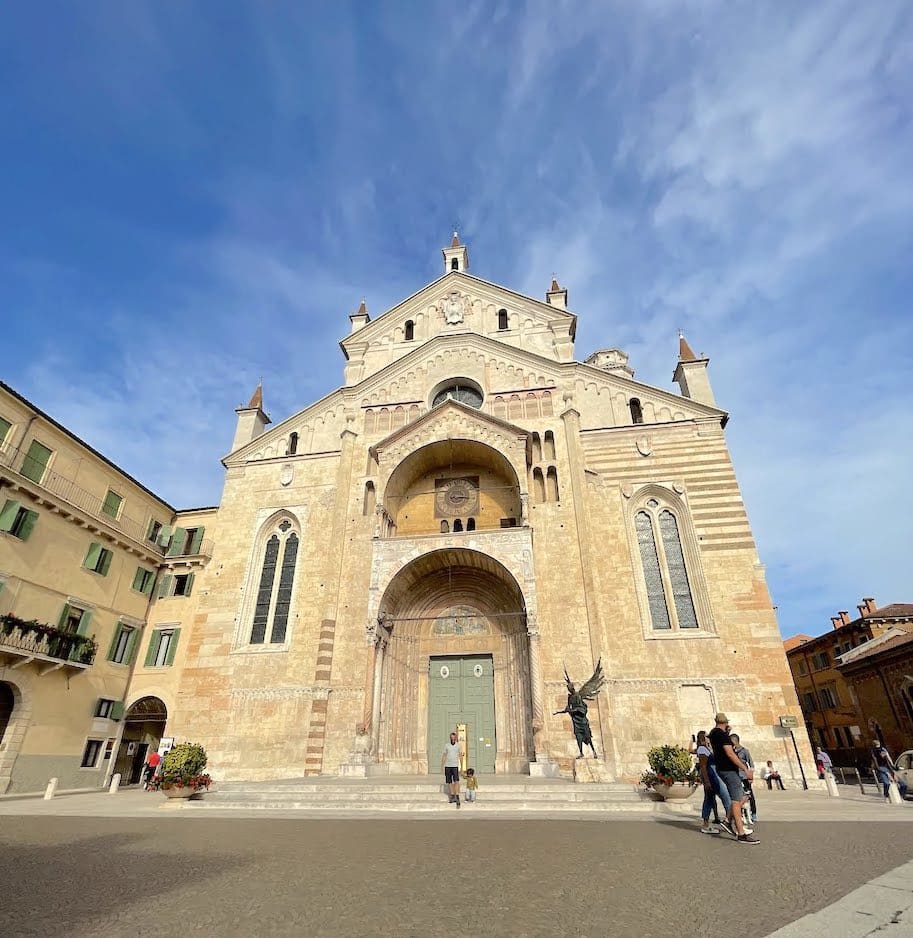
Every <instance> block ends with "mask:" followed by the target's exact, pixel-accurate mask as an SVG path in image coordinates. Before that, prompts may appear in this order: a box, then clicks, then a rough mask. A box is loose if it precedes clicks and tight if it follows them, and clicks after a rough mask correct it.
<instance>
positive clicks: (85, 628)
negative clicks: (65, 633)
mask: <svg viewBox="0 0 913 938" xmlns="http://www.w3.org/2000/svg"><path fill="white" fill-rule="evenodd" d="M91 622H92V613H91V612H84V613H83V614H82V618H81V619H80V620H79V627H78V628H77V629H76V634H77V635H88V634H89V625H90V624H91Z"/></svg>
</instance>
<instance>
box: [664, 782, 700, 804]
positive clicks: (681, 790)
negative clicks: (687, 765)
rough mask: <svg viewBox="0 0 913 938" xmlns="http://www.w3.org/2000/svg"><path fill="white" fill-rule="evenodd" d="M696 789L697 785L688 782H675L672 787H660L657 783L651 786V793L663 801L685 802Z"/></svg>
mask: <svg viewBox="0 0 913 938" xmlns="http://www.w3.org/2000/svg"><path fill="white" fill-rule="evenodd" d="M697 788H698V786H697V785H692V784H690V783H689V782H675V783H673V784H672V785H661V784H659V782H657V783H656V784H655V785H654V786H653V791H655V792H656V794H657V795H659V797H660V798H662V799H663V801H687V800H688V799H689V798H690V797H691V796H692V795H693V794H694V793H695V792H696V791H697Z"/></svg>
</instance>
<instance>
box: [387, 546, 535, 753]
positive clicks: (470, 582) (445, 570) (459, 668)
mask: <svg viewBox="0 0 913 938" xmlns="http://www.w3.org/2000/svg"><path fill="white" fill-rule="evenodd" d="M380 621H381V623H382V625H383V627H384V630H385V633H386V635H387V638H386V648H385V649H384V653H383V664H382V671H381V682H380V688H379V690H380V692H379V695H378V703H379V712H378V713H377V718H378V719H377V721H376V733H377V738H376V744H375V753H376V758H377V761H378V762H380V763H385V764H386V765H387V766H388V767H389V770H390V771H391V772H429V771H430V772H437V770H438V767H439V762H440V750H441V749H442V748H443V745H444V741H445V739H446V738H447V734H448V733H449V732H450V731H451V730H452V729H454V728H456V727H459V730H460V732H461V734H462V735H463V736H464V738H465V745H466V749H467V751H468V764H469V765H472V766H473V767H475V768H476V770H477V771H479V772H486V771H488V772H494V771H497V772H522V771H525V770H526V769H527V766H528V764H529V762H530V760H531V759H532V758H533V738H532V718H531V703H530V681H529V671H530V669H529V638H528V635H527V631H526V606H525V603H524V599H523V594H522V591H521V590H520V587H519V586H518V584H517V581H516V580H515V579H514V577H513V576H512V575H511V574H510V572H509V571H508V570H507V569H506V568H505V567H504V566H503V565H502V564H501V563H499V562H498V561H497V560H494V559H493V558H492V557H489V556H488V555H486V554H483V553H481V552H479V551H475V550H469V549H466V548H445V549H442V550H437V551H433V552H431V553H428V554H424V555H422V556H420V557H417V558H415V559H414V560H413V561H411V562H410V563H409V564H407V565H406V566H405V567H404V568H403V569H402V570H400V571H399V573H397V574H396V576H395V577H393V579H392V581H391V582H390V584H389V586H388V587H387V589H386V591H385V593H384V595H383V599H382V600H381V605H380Z"/></svg>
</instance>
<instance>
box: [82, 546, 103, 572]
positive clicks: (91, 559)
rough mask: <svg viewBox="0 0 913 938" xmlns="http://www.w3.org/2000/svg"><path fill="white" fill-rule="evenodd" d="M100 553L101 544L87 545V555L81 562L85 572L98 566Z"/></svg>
mask: <svg viewBox="0 0 913 938" xmlns="http://www.w3.org/2000/svg"><path fill="white" fill-rule="evenodd" d="M100 553H101V544H96V543H95V542H94V541H93V542H92V543H91V544H90V545H89V550H88V553H87V554H86V559H85V560H84V561H83V563H82V565H83V566H84V567H85V568H86V569H87V570H94V569H95V567H96V566H97V565H98V555H99V554H100Z"/></svg>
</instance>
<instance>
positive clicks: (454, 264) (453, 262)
mask: <svg viewBox="0 0 913 938" xmlns="http://www.w3.org/2000/svg"><path fill="white" fill-rule="evenodd" d="M450 269H451V270H459V269H460V261H459V259H458V258H456V257H453V258H451V259H450Z"/></svg>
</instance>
